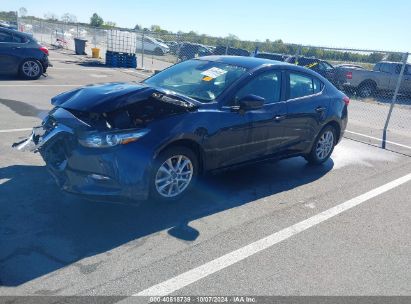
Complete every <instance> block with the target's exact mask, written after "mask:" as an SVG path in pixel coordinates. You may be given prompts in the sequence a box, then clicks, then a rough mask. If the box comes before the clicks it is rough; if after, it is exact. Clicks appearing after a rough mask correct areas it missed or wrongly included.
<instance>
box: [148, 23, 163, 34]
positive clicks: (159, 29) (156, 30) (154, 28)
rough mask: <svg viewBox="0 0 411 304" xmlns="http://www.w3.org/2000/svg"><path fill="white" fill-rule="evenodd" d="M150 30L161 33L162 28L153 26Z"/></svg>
mask: <svg viewBox="0 0 411 304" xmlns="http://www.w3.org/2000/svg"><path fill="white" fill-rule="evenodd" d="M150 30H151V31H152V32H161V27H160V26H159V25H156V24H153V25H152V26H151V27H150Z"/></svg>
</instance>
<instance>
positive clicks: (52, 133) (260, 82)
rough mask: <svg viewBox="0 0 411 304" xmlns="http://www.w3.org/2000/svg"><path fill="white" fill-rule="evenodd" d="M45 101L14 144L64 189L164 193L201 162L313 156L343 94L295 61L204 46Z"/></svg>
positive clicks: (326, 152) (317, 157)
mask: <svg viewBox="0 0 411 304" xmlns="http://www.w3.org/2000/svg"><path fill="white" fill-rule="evenodd" d="M52 104H53V105H54V109H53V110H52V111H51V112H50V113H49V115H48V116H47V118H46V119H45V120H44V121H43V123H42V125H41V126H39V127H35V128H34V129H33V132H32V135H31V136H30V137H29V138H28V139H27V140H25V141H23V142H20V143H16V144H15V146H16V147H17V148H18V149H20V150H31V151H39V152H40V153H41V155H42V157H43V158H44V160H45V162H46V164H47V167H48V169H49V171H50V172H51V174H52V175H53V176H54V177H55V179H56V181H57V183H58V184H59V185H60V187H61V188H62V189H63V190H64V191H67V192H71V193H75V194H80V195H84V196H86V197H90V198H98V199H102V198H103V199H111V200H112V199H118V198H128V199H138V200H140V199H147V198H149V197H150V198H152V199H155V200H162V201H172V200H176V199H179V198H181V197H182V196H183V195H185V194H186V193H187V192H188V191H189V190H190V189H191V188H192V187H193V186H194V184H195V181H196V179H197V177H198V176H200V175H201V174H204V173H206V172H210V171H218V170H221V169H226V168H231V167H235V166H238V165H244V164H248V163H251V162H255V161H261V160H265V159H279V158H288V157H296V156H302V157H304V158H305V159H306V160H307V161H308V162H310V163H312V164H315V165H321V164H322V163H324V162H326V161H327V160H328V158H329V157H330V155H331V153H332V152H333V149H334V146H335V145H336V144H337V143H338V142H339V141H340V139H341V137H342V135H343V132H344V130H345V127H346V125H347V106H348V104H349V99H348V98H347V97H346V96H345V95H344V94H343V93H341V92H340V91H339V90H337V89H336V88H335V87H334V86H333V85H332V84H331V83H330V82H329V81H328V80H327V79H325V78H324V77H322V76H321V75H319V74H317V73H316V72H313V71H311V70H309V69H306V68H303V67H299V66H295V65H291V64H288V63H284V62H277V61H272V60H267V59H262V58H253V57H236V56H207V57H202V58H197V59H192V60H188V61H185V62H182V63H179V64H176V65H174V66H172V67H170V68H168V69H166V70H164V71H162V72H160V73H158V74H156V75H154V76H152V77H150V78H148V79H146V80H145V81H143V82H142V83H139V84H131V83H108V84H102V85H94V86H87V87H84V88H80V89H76V90H73V91H69V92H66V93H63V94H61V95H58V96H56V97H54V98H53V99H52Z"/></svg>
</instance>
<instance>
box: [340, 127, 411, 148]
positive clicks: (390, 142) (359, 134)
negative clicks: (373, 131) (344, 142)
mask: <svg viewBox="0 0 411 304" xmlns="http://www.w3.org/2000/svg"><path fill="white" fill-rule="evenodd" d="M345 132H347V133H351V134H355V135H358V136H363V137H367V138H371V139H375V140H378V141H380V142H382V141H383V140H382V139H381V138H378V137H374V136H369V135H365V134H362V133H357V132H353V131H348V130H345ZM385 142H386V143H388V144H391V145H396V146H399V147H403V148H407V149H411V147H410V146H406V145H403V144H399V143H396V142H393V141H389V140H386V141H385Z"/></svg>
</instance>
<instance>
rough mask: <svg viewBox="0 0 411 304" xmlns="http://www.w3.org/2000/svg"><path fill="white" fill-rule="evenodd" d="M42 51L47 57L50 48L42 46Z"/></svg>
mask: <svg viewBox="0 0 411 304" xmlns="http://www.w3.org/2000/svg"><path fill="white" fill-rule="evenodd" d="M39 49H40V51H42V52H43V53H44V54H46V55H47V56H48V55H49V50H48V48H46V47H45V46H42V47H40V48H39Z"/></svg>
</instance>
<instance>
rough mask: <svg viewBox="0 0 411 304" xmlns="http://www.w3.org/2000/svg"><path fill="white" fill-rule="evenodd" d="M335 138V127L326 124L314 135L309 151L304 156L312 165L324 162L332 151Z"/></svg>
mask: <svg viewBox="0 0 411 304" xmlns="http://www.w3.org/2000/svg"><path fill="white" fill-rule="evenodd" d="M336 139H337V136H336V131H335V128H334V127H333V126H326V127H325V128H324V129H322V130H321V132H320V133H319V134H318V136H317V137H316V139H315V141H314V144H313V147H312V148H311V151H310V153H309V154H308V155H306V156H304V158H305V159H306V160H307V162H308V163H310V164H312V165H320V164H322V163H324V162H326V161H327V160H328V159H329V158H330V156H331V154H332V153H333V151H334V147H335V144H336V142H337V141H336Z"/></svg>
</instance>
